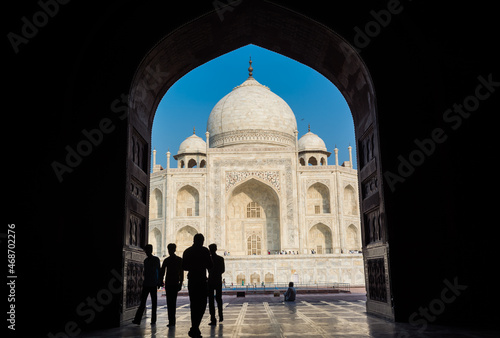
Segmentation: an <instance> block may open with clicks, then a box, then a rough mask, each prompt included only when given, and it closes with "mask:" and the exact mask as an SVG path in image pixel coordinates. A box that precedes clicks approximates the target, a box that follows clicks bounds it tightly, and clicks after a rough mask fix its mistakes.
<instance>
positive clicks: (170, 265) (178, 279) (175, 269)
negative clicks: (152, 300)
mask: <svg viewBox="0 0 500 338" xmlns="http://www.w3.org/2000/svg"><path fill="white" fill-rule="evenodd" d="M176 248H177V246H176V245H175V244H174V243H170V244H169V245H167V249H168V254H169V255H170V256H169V257H167V258H165V259H164V260H163V264H162V266H161V270H160V280H163V276H164V275H165V271H166V272H167V276H166V277H165V294H166V296H167V309H168V325H167V326H168V327H171V326H175V310H176V307H177V294H178V293H179V291H180V290H181V289H182V282H183V281H184V271H183V270H182V258H180V257H179V256H177V255H176V254H175V249H176Z"/></svg>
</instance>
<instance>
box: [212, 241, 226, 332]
mask: <svg viewBox="0 0 500 338" xmlns="http://www.w3.org/2000/svg"><path fill="white" fill-rule="evenodd" d="M208 249H209V250H210V254H211V255H212V262H213V264H214V265H213V267H212V269H210V270H208V309H209V310H210V324H209V325H216V324H217V319H215V304H214V291H215V300H216V301H217V309H218V310H219V322H222V321H223V320H224V318H223V315H222V274H223V273H224V271H226V268H225V265H224V258H222V257H221V256H219V255H217V253H216V252H217V245H216V244H215V243H213V244H210V245H209V246H208Z"/></svg>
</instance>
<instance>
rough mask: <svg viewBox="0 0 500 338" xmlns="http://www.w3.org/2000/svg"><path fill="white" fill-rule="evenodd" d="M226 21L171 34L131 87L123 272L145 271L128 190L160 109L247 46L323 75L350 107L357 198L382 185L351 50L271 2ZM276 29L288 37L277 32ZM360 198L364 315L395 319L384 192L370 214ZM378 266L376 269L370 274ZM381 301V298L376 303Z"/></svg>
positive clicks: (212, 19)
mask: <svg viewBox="0 0 500 338" xmlns="http://www.w3.org/2000/svg"><path fill="white" fill-rule="evenodd" d="M230 14H231V17H229V15H228V17H227V19H226V20H223V21H222V22H221V20H220V18H219V16H218V13H217V11H216V10H214V11H212V12H210V13H207V14H206V15H203V16H201V17H199V18H197V19H196V20H193V21H190V22H189V23H187V24H185V25H182V26H181V27H180V28H178V29H177V30H175V31H173V32H170V33H169V34H168V35H166V36H165V38H163V39H162V40H161V41H159V42H158V43H157V44H156V45H155V46H154V48H152V49H151V50H150V51H149V52H148V53H147V54H146V55H145V57H144V58H143V60H142V62H141V63H140V65H139V66H138V69H137V71H136V74H135V76H134V79H133V80H132V82H131V86H130V92H129V97H128V98H129V101H128V105H127V117H128V119H127V122H128V126H129V127H128V135H127V140H128V142H129V144H128V148H127V158H128V162H127V166H126V168H127V169H126V170H127V171H126V182H127V189H126V194H127V197H126V201H127V202H126V205H125V208H126V217H125V221H124V225H123V226H124V233H125V234H126V236H125V238H124V245H123V251H124V255H123V257H124V261H123V266H127V264H142V260H143V258H144V257H143V253H142V250H141V249H140V247H141V246H143V245H144V244H145V243H147V241H148V238H147V237H145V238H142V237H141V236H134V234H135V233H144V234H147V231H146V227H147V219H148V214H147V208H145V209H144V208H140V207H138V206H137V203H135V202H133V201H135V197H134V195H133V193H132V191H130V189H129V185H130V182H139V183H140V184H142V185H143V186H145V187H149V179H148V177H149V176H148V174H147V173H148V172H149V165H150V164H149V161H147V160H145V159H144V156H141V154H149V153H150V152H151V144H150V140H151V127H152V124H153V119H154V113H155V111H156V108H157V106H158V103H159V102H160V100H161V98H162V97H163V95H164V94H165V92H166V91H167V90H168V89H169V88H170V86H172V85H173V84H174V83H175V82H176V81H177V80H178V79H180V78H181V77H182V76H184V75H185V74H187V73H188V72H189V71H191V70H192V69H194V68H196V67H198V66H200V65H202V64H203V63H205V62H208V61H210V60H212V59H214V58H216V57H218V56H220V55H222V54H225V53H228V52H230V51H233V50H235V49H237V48H239V47H242V46H245V45H247V44H255V45H257V46H260V47H263V48H266V49H268V50H271V51H275V52H277V53H280V54H282V55H284V56H287V57H289V58H292V59H294V60H296V61H298V62H301V63H303V64H304V65H307V66H309V67H311V68H312V69H315V70H316V71H318V72H319V73H320V74H322V75H324V76H325V77H326V78H327V79H329V80H330V81H331V82H332V83H333V84H334V85H335V86H336V87H337V88H338V89H339V90H340V92H341V93H342V94H343V96H344V97H345V99H346V101H347V103H348V104H349V107H350V110H351V113H352V116H353V121H354V126H355V135H356V142H357V145H358V146H357V150H358V154H360V155H362V156H359V157H358V163H359V168H358V170H359V171H358V173H359V174H358V175H359V180H358V181H359V185H360V186H359V187H358V190H359V191H362V189H361V188H360V187H361V185H362V184H363V182H364V181H367V180H368V179H371V178H374V177H376V178H377V179H378V181H379V182H383V177H382V168H381V167H380V163H381V158H380V157H381V153H380V146H379V129H378V117H377V111H376V98H375V90H374V86H373V83H372V80H371V77H370V74H369V71H368V69H367V67H366V65H365V64H364V62H363V60H362V59H361V57H360V55H359V54H358V53H357V52H356V50H355V49H354V48H353V47H352V46H351V45H349V44H348V43H347V42H346V41H345V40H344V39H343V38H342V37H341V36H339V35H338V34H337V33H335V32H334V31H332V30H331V29H330V28H328V27H327V26H324V25H322V24H320V23H318V22H316V21H314V20H311V19H309V18H307V17H305V16H303V15H301V14H300V13H297V12H293V11H290V10H288V9H286V8H284V7H282V6H278V5H274V4H272V3H270V2H265V1H248V2H242V3H241V4H240V5H239V8H238V10H235V11H233V12H231V13H230ZM207 27H210V29H206V28H207ZM276 27H286V29H285V28H283V29H278V30H277V29H276ZM200 36H203V37H204V38H203V39H200V38H199V37H200ZM193 41H196V43H193ZM152 69H153V70H155V76H154V77H152V76H151V70H152ZM374 195H376V198H374V197H373V196H374ZM363 198H364V196H363V195H362V196H361V203H360V211H361V224H362V226H361V232H362V240H363V243H362V244H363V253H364V260H365V274H366V280H367V282H366V286H367V294H368V297H367V303H366V306H367V311H368V312H371V313H377V314H379V315H382V316H385V317H387V318H390V319H394V310H393V308H392V306H391V298H392V295H391V287H390V270H389V263H388V261H389V259H388V251H389V250H388V238H387V230H386V229H387V225H386V220H385V205H384V195H383V191H382V187H380V188H378V190H377V191H375V192H372V194H371V195H370V204H369V208H370V209H369V210H365V209H364V204H363ZM368 219H377V225H378V226H377V230H378V233H377V234H376V235H377V236H375V234H372V233H371V232H370V231H372V229H374V227H367V226H366V224H365V223H366V220H368ZM132 227H133V228H132ZM136 228H140V229H136ZM375 239H376V240H375ZM375 265H376V266H377V267H378V268H377V269H373V268H371V267H373V266H375ZM126 271H127V269H124V277H123V278H124V280H127V278H128V276H127V275H126ZM379 275H383V276H384V277H385V278H384V279H383V280H384V281H383V283H376V284H373V283H368V280H370V279H373V278H377V277H378V276H379ZM380 294H384V295H386V297H379V296H377V295H380ZM137 296H138V295H135V294H134V295H130V294H128V291H127V290H124V294H123V299H124V301H123V302H122V303H123V308H122V316H121V320H122V321H126V320H128V319H129V318H131V317H132V316H133V314H134V313H135V310H136V307H134V306H128V305H127V304H129V302H127V300H128V298H133V297H137Z"/></svg>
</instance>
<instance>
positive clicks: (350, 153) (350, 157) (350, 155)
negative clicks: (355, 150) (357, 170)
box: [347, 145, 352, 168]
mask: <svg viewBox="0 0 500 338" xmlns="http://www.w3.org/2000/svg"><path fill="white" fill-rule="evenodd" d="M347 149H349V167H351V168H352V147H351V145H349V147H347Z"/></svg>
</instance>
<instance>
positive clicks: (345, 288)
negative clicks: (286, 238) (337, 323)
mask: <svg viewBox="0 0 500 338" xmlns="http://www.w3.org/2000/svg"><path fill="white" fill-rule="evenodd" d="M294 287H295V289H296V290H299V289H308V290H311V289H318V290H319V289H334V290H338V291H339V292H350V290H351V285H350V284H349V283H294ZM222 289H223V290H225V291H231V290H232V291H253V292H259V291H262V292H264V291H266V290H286V289H288V283H272V284H264V285H262V284H245V285H232V286H231V285H227V284H226V286H223V287H222Z"/></svg>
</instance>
